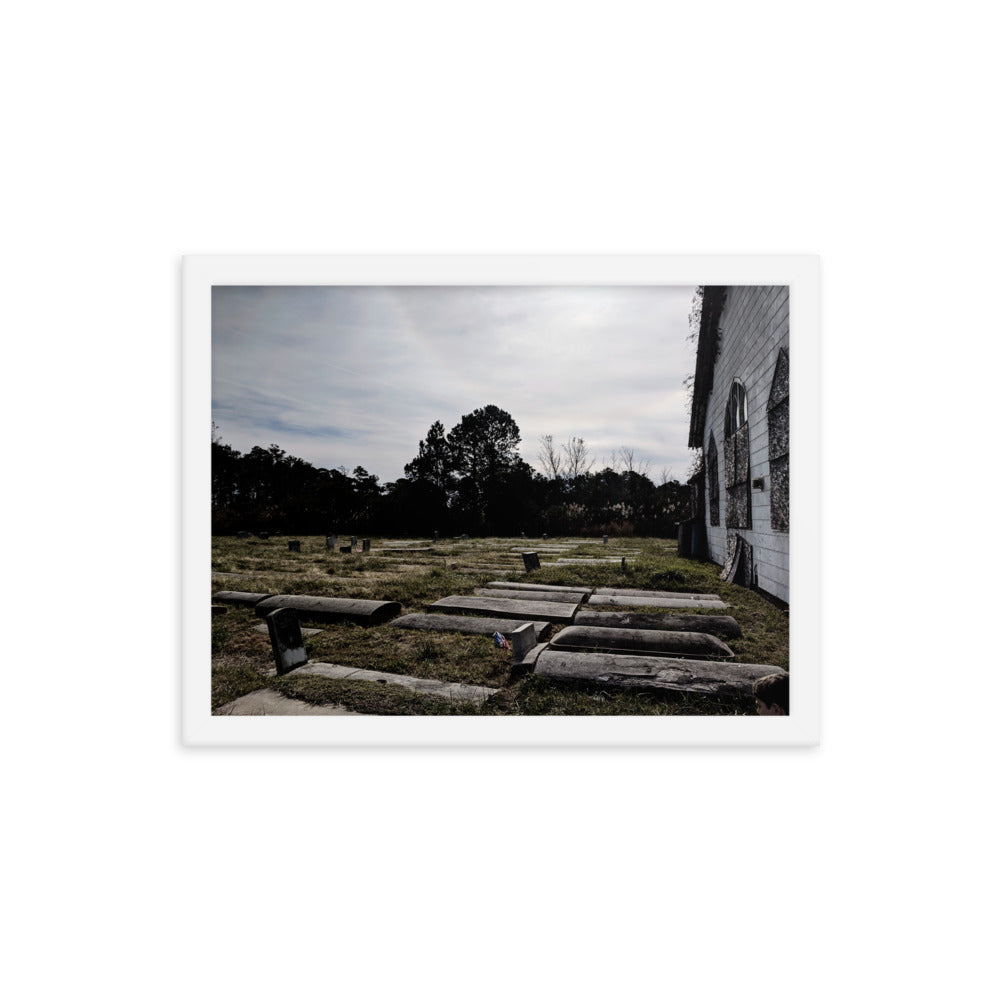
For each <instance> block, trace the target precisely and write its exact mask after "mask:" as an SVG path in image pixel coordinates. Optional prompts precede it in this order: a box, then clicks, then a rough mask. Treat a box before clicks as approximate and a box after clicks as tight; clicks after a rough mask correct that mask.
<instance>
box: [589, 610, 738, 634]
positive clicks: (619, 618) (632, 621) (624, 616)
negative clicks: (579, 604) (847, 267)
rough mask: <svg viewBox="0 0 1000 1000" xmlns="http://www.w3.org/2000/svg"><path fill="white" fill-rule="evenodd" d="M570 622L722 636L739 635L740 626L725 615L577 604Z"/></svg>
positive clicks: (606, 626)
mask: <svg viewBox="0 0 1000 1000" xmlns="http://www.w3.org/2000/svg"><path fill="white" fill-rule="evenodd" d="M573 624H574V625H596V626H598V627H600V628H636V629H669V630H671V631H678V632H708V633H710V634H712V635H719V636H722V637H723V638H724V639H739V638H740V636H742V635H743V629H741V628H740V625H739V622H738V621H736V619H735V618H731V617H730V616H729V615H672V614H640V613H639V612H636V611H588V610H587V609H586V608H581V609H580V610H579V611H578V612H577V615H576V617H575V618H574V619H573Z"/></svg>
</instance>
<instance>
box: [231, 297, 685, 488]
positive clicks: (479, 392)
mask: <svg viewBox="0 0 1000 1000" xmlns="http://www.w3.org/2000/svg"><path fill="white" fill-rule="evenodd" d="M693 291H694V290H693V288H689V287H683V288H682V287H676V286H656V287H636V288H632V287H623V286H617V287H610V288H604V287H582V288H570V287H566V288H562V287H559V288H520V287H472V288H460V287H447V288H446V287H430V286H428V287H398V288H389V287H364V288H362V287H357V288H352V287H326V286H323V287H267V288H252V287H242V286H241V287H222V288H216V289H215V290H214V295H213V313H212V318H213V323H212V327H213V417H214V419H215V421H216V423H217V424H218V425H219V428H220V432H221V434H222V438H223V440H224V441H226V442H227V443H228V444H231V445H233V446H234V447H236V448H238V449H239V450H241V451H245V450H248V449H249V448H251V447H253V446H254V445H258V444H259V445H268V444H270V443H272V442H273V443H275V444H279V445H280V446H281V447H282V448H284V449H285V450H286V451H288V452H289V453H291V454H295V455H297V456H299V457H300V458H303V459H306V460H307V461H309V462H312V463H313V464H314V465H317V466H322V467H327V468H329V467H336V466H344V467H346V468H348V469H353V468H354V467H355V466H357V465H363V466H364V467H365V468H367V469H368V470H369V471H372V472H375V473H376V474H377V475H378V476H379V477H380V478H381V479H383V480H392V479H396V478H398V477H399V476H401V475H402V473H403V466H404V465H405V463H406V462H408V461H409V460H410V459H411V458H413V456H414V455H415V454H416V452H417V447H418V444H419V441H420V439H421V438H423V437H425V436H426V433H427V430H428V428H429V427H430V425H431V423H433V421H435V420H440V421H441V422H442V423H443V424H444V425H445V427H446V429H450V428H451V427H452V426H453V425H454V424H456V423H457V422H458V421H459V420H460V419H461V417H462V415H463V414H465V413H469V412H471V411H472V410H473V409H475V408H476V407H480V406H485V405H486V404H488V403H493V404H495V405H497V406H500V407H502V408H503V409H505V410H508V411H509V412H510V413H511V414H512V416H513V417H514V419H515V420H516V421H517V423H518V425H519V427H520V429H521V436H522V444H521V449H520V450H521V455H522V457H523V458H524V459H525V460H526V461H528V462H530V463H532V464H536V465H537V460H536V456H537V452H538V439H539V438H540V437H541V435H543V434H552V435H553V437H554V438H555V439H556V441H557V442H561V441H564V440H567V439H568V438H570V437H573V436H576V437H582V438H584V440H585V441H586V442H587V444H588V446H589V448H590V452H591V455H592V456H594V457H595V458H597V459H598V460H599V461H600V462H601V463H602V464H603V462H605V461H608V460H610V457H611V453H612V451H613V449H615V448H617V447H619V446H622V445H624V446H627V447H631V448H634V449H635V452H636V456H637V458H639V459H640V460H641V461H645V462H648V464H649V467H650V474H651V475H654V474H658V472H659V471H660V470H661V469H663V468H672V469H673V471H674V474H675V475H678V476H680V475H682V474H683V472H684V471H685V469H686V468H687V466H688V464H689V462H690V454H689V452H688V450H687V415H686V413H685V411H684V393H683V389H682V382H683V379H684V377H685V376H686V375H687V374H688V373H689V372H690V371H691V369H692V367H693V364H694V358H693V350H692V348H691V345H689V344H688V343H687V342H686V337H687V332H688V329H687V314H688V310H689V308H690V304H691V298H692V295H693Z"/></svg>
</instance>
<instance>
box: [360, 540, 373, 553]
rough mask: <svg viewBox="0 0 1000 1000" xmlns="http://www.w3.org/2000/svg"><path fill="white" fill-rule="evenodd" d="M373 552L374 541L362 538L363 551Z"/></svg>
mask: <svg viewBox="0 0 1000 1000" xmlns="http://www.w3.org/2000/svg"><path fill="white" fill-rule="evenodd" d="M371 550H372V540H371V539H370V538H362V539H361V551H362V552H371Z"/></svg>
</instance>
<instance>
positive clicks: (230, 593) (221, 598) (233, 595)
mask: <svg viewBox="0 0 1000 1000" xmlns="http://www.w3.org/2000/svg"><path fill="white" fill-rule="evenodd" d="M271 596H272V595H271V594H251V593H249V592H247V591H244V590H220V591H219V592H218V593H215V594H213V595H212V600H213V601H216V602H217V603H219V604H238V605H240V606H241V607H244V608H253V607H256V605H258V604H260V602H261V601H264V600H266V599H267V598H268V597H271Z"/></svg>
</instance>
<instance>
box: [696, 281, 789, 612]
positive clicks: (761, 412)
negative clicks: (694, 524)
mask: <svg viewBox="0 0 1000 1000" xmlns="http://www.w3.org/2000/svg"><path fill="white" fill-rule="evenodd" d="M720 330H721V337H720V346H719V355H718V358H717V359H716V362H715V377H714V381H713V384H712V392H711V395H710V397H709V400H708V410H707V416H706V421H705V439H704V442H703V447H704V448H705V450H706V453H707V450H708V444H709V434H710V433H714V435H715V439H716V441H721V440H723V439H724V437H725V415H726V403H727V401H728V399H729V390H730V387H731V386H732V383H733V379H736V378H738V379H740V381H742V383H743V386H744V388H745V389H746V393H747V418H748V424H749V428H750V435H749V436H750V479H751V481H753V480H754V479H759V478H761V477H763V478H764V483H765V488H764V490H763V491H761V490H754V489H752V490H751V491H750V515H751V527H750V528H739V529H734V528H731V529H730V533H733V532H735V533H738V534H740V535H742V536H743V537H744V538H745V539H746V540H747V542H749V544H750V545H752V546H753V556H754V568H755V572H756V575H757V585H758V586H759V587H760V588H761V589H762V590H765V591H767V592H768V593H770V594H774V595H775V596H776V597H778V598H780V599H781V600H783V601H788V599H789V580H788V539H789V536H788V533H787V532H785V531H775V530H773V529H772V527H771V491H772V472H771V469H770V467H769V462H768V420H767V414H768V400H769V396H770V393H771V384H772V381H773V379H774V372H775V365H776V364H777V361H778V354H779V351H780V350H781V349H782V348H784V349H785V350H786V351H787V350H788V288H787V287H785V286H768V287H762V286H733V287H731V288H730V289H729V292H728V295H727V297H726V305H725V308H724V309H723V312H722V317H721V322H720ZM790 390H791V391H794V386H791V387H790ZM719 465H720V466H721V465H722V463H721V462H720V463H719ZM720 474H723V473H722V470H721V469H720ZM779 474H780V471H779ZM719 485H720V487H721V488H720V490H719V502H720V505H721V508H722V509H721V510H720V518H719V520H720V524H719V526H713V525H711V524H709V525H708V526H707V530H708V544H709V552H710V554H711V558H712V560H713V561H714V562H717V563H720V564H721V563H723V562H725V558H726V534H727V532H726V528H725V524H726V523H727V517H726V501H727V497H726V491H725V483H720V484H719Z"/></svg>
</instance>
